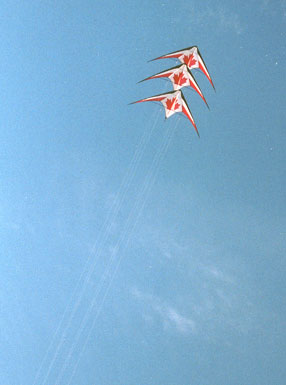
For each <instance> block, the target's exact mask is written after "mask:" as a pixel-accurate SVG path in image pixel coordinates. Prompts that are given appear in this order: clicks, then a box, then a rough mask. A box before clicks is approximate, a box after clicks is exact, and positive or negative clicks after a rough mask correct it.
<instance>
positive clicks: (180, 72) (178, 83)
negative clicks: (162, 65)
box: [139, 63, 209, 107]
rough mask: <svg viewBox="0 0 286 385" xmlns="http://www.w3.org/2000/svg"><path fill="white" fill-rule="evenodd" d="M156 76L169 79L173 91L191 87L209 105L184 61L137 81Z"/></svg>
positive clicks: (156, 77) (155, 77)
mask: <svg viewBox="0 0 286 385" xmlns="http://www.w3.org/2000/svg"><path fill="white" fill-rule="evenodd" d="M158 78H168V79H170V80H171V82H172V83H173V88H174V90H175V91H177V90H180V89H181V88H183V87H188V86H190V87H192V88H193V89H194V90H195V91H196V92H197V93H198V94H199V95H200V97H201V98H202V99H203V101H204V102H205V103H206V105H207V107H209V106H208V104H207V102H206V99H205V97H204V95H203V93H202V91H201V89H200V87H199V86H198V84H197V82H196V80H195V78H194V77H193V75H192V74H191V71H190V70H189V68H188V66H187V65H186V64H185V63H184V64H180V65H178V66H176V67H172V68H169V69H167V70H165V71H162V72H159V73H157V74H155V75H152V76H149V77H148V78H146V79H143V80H141V81H140V82H139V83H141V82H144V81H145V80H150V79H158Z"/></svg>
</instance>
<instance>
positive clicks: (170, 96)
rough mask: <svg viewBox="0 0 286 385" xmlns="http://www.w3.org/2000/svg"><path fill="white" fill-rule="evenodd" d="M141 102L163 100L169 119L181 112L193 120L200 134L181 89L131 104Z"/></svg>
mask: <svg viewBox="0 0 286 385" xmlns="http://www.w3.org/2000/svg"><path fill="white" fill-rule="evenodd" d="M141 102H161V103H162V104H163V106H164V108H165V116H166V119H168V118H169V117H170V116H172V115H173V114H175V113H177V112H181V113H183V114H184V115H186V117H187V118H188V119H189V120H190V121H191V123H192V125H193V126H194V128H195V130H196V133H197V134H198V136H200V135H199V132H198V129H197V127H196V124H195V121H194V118H193V116H192V114H191V111H190V109H189V106H188V104H187V102H186V99H185V98H184V95H183V93H182V91H181V90H177V91H171V92H167V93H165V94H160V95H155V96H151V97H149V98H146V99H141V100H138V101H137V102H133V103H130V104H135V103H141Z"/></svg>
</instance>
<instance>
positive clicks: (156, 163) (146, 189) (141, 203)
mask: <svg viewBox="0 0 286 385" xmlns="http://www.w3.org/2000/svg"><path fill="white" fill-rule="evenodd" d="M178 122H179V120H178ZM178 122H177V124H176V126H175V128H174V129H169V130H168V132H167V134H166V138H165V141H164V143H163V145H162V146H161V149H160V150H159V151H158V152H157V154H156V156H155V158H154V160H153V162H152V166H151V168H150V171H149V174H148V176H147V177H146V179H145V183H144V185H143V188H142V189H141V192H140V196H139V197H138V198H137V201H136V204H135V205H134V209H133V210H132V213H133V211H135V212H136V213H137V215H136V217H135V220H134V221H133V223H132V221H131V218H132V213H131V214H130V215H129V218H128V219H129V220H128V222H129V223H128V224H127V229H126V231H125V232H124V233H123V236H122V237H121V239H120V241H119V245H118V246H120V243H122V242H123V241H125V238H127V239H126V242H125V244H124V250H126V248H127V246H128V244H129V241H130V239H131V235H132V233H133V232H134V230H135V227H136V225H137V223H138V220H139V218H140V216H141V214H142V211H143V209H144V207H145V205H146V201H147V199H148V196H149V193H150V190H151V188H152V186H153V184H154V181H155V179H156V175H157V173H158V170H159V167H160V163H161V161H162V159H163V157H164V155H165V153H166V152H167V150H168V147H169V145H170V143H171V140H172V137H173V135H174V132H175V129H176V127H177V125H178ZM142 198H143V199H142ZM126 235H127V237H126ZM118 249H119V247H118ZM124 250H123V251H122V252H121V254H120V256H119V258H118V260H117V261H116V260H115V261H114V264H113V261H111V263H110V264H109V266H108V267H107V269H108V271H107V272H106V273H105V276H106V277H108V276H110V277H111V278H110V280H109V283H108V282H107V288H106V290H105V293H104V295H103V299H102V301H101V302H100V303H99V306H98V308H97V311H96V314H95V318H94V320H93V322H92V325H91V327H90V329H89V332H88V334H87V337H86V338H85V342H84V345H83V346H82V348H81V349H80V354H79V357H78V359H77V361H76V364H75V366H74V369H73V372H72V375H71V377H70V379H69V382H68V385H70V384H71V381H72V379H73V377H74V375H75V373H76V370H77V367H78V365H79V362H80V359H81V357H82V355H83V353H84V351H85V348H86V345H87V342H88V340H89V337H90V335H91V332H92V330H93V328H94V326H95V323H96V320H97V318H98V316H99V314H100V312H101V309H102V308H103V305H104V303H105V300H106V297H107V295H108V292H109V290H110V288H111V286H112V283H113V281H114V278H115V276H116V273H117V271H118V268H119V266H120V262H121V260H122V257H123V252H124ZM114 257H115V255H113V256H112V259H114ZM113 265H114V268H113ZM112 268H113V271H112ZM100 290H101V288H100V289H99V291H98V293H99V292H100ZM96 300H97V295H96V296H95V298H94V301H93V302H92V304H91V305H92V306H91V307H90V311H89V313H91V312H92V311H93V310H94V309H93V307H95V305H96ZM95 308H96V307H95ZM88 316H89V315H88ZM84 327H85V325H84ZM82 330H83V328H82ZM77 342H78V339H77V341H76V342H75V344H74V346H75V345H76V343H77ZM70 353H72V352H70ZM70 358H71V354H69V359H70ZM55 385H57V383H56V384H55Z"/></svg>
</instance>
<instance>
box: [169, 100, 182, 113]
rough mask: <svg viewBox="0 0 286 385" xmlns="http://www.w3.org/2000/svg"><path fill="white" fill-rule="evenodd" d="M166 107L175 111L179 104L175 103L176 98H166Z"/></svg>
mask: <svg viewBox="0 0 286 385" xmlns="http://www.w3.org/2000/svg"><path fill="white" fill-rule="evenodd" d="M166 107H167V109H168V110H172V111H176V110H177V109H178V108H180V104H179V103H177V98H172V99H167V100H166Z"/></svg>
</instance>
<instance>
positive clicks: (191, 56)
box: [151, 46, 215, 89]
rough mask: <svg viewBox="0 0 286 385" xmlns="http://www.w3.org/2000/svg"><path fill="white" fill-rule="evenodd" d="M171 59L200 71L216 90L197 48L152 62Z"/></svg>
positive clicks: (182, 50)
mask: <svg viewBox="0 0 286 385" xmlns="http://www.w3.org/2000/svg"><path fill="white" fill-rule="evenodd" d="M171 58H175V59H178V60H180V62H181V63H185V64H186V65H187V66H188V68H189V69H190V70H191V69H193V68H197V69H200V70H201V71H202V72H203V73H204V74H205V75H206V77H207V78H208V79H209V82H210V83H211V85H212V86H213V88H214V89H215V87H214V84H213V81H212V79H211V77H210V74H209V72H208V70H207V67H206V65H205V63H204V61H203V58H202V56H201V54H200V51H199V49H198V47H197V46H192V47H188V48H184V49H181V50H180V51H175V52H171V53H168V54H166V55H163V56H159V57H157V58H155V59H152V60H151V61H153V60H159V59H171Z"/></svg>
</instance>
